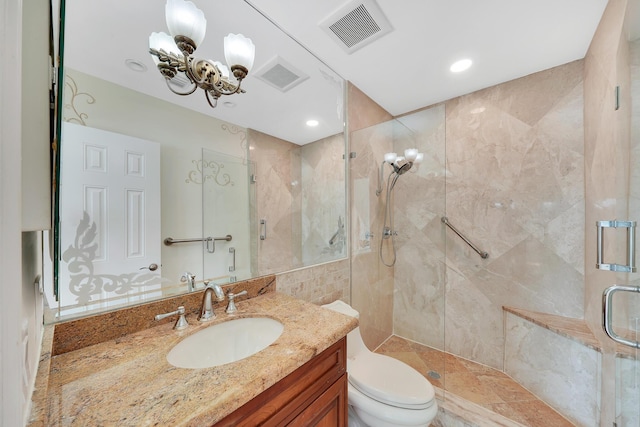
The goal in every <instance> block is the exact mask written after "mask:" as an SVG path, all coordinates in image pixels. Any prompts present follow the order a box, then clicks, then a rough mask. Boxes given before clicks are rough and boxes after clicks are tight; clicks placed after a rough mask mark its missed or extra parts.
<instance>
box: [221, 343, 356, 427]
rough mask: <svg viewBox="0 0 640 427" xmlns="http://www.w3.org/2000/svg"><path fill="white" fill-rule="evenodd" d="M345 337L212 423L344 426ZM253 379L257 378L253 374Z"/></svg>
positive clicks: (345, 395) (345, 385) (345, 394)
mask: <svg viewBox="0 0 640 427" xmlns="http://www.w3.org/2000/svg"><path fill="white" fill-rule="evenodd" d="M346 354H347V341H346V338H342V339H341V340H339V341H338V342H336V343H335V344H333V345H332V346H331V347H329V348H327V349H326V350H325V351H323V352H322V353H320V354H319V355H317V356H315V357H314V358H313V359H311V360H310V361H308V362H307V363H305V364H304V365H302V366H301V367H300V368H298V369H297V370H295V371H294V372H292V373H291V374H289V375H288V376H286V377H285V378H283V379H282V380H281V381H279V382H278V383H276V384H274V385H273V386H271V387H270V388H268V389H267V390H265V391H264V392H262V393H261V394H259V395H258V396H256V397H255V398H253V399H252V400H251V401H249V402H247V403H246V404H245V405H243V406H241V407H240V408H238V409H237V410H236V411H234V412H232V413H231V414H229V415H228V416H227V417H225V418H223V419H222V420H221V421H219V422H218V423H216V424H215V427H222V426H225V427H226V426H246V427H254V426H304V427H309V426H318V427H336V426H339V427H346V426H347V418H348V407H347V358H346ZM256 381H260V379H259V378H256Z"/></svg>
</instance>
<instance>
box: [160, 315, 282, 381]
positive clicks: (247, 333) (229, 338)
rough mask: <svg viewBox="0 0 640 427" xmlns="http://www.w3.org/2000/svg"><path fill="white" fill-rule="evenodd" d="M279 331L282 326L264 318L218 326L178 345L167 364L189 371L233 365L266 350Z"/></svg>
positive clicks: (200, 332)
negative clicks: (188, 369) (189, 369)
mask: <svg viewBox="0 0 640 427" xmlns="http://www.w3.org/2000/svg"><path fill="white" fill-rule="evenodd" d="M283 329H284V326H283V325H282V323H280V322H278V321H277V320H274V319H269V318H267V317H246V318H241V319H234V320H229V321H227V322H223V323H218V324H217V325H212V326H209V327H208V328H206V329H203V330H201V331H198V332H196V333H195V334H193V335H190V336H188V337H187V338H185V339H183V340H182V341H180V342H179V343H178V344H176V345H175V346H174V347H173V348H172V349H171V351H169V353H168V354H167V361H168V362H169V363H170V364H172V365H173V366H176V367H178V368H191V369H197V368H210V367H212V366H220V365H224V364H227V363H231V362H237V361H238V360H242V359H244V358H246V357H249V356H251V355H253V354H256V353H257V352H259V351H260V350H264V349H265V348H267V347H269V345H270V344H271V343H273V342H274V341H275V340H277V339H278V337H279V336H280V335H281V334H282V331H283Z"/></svg>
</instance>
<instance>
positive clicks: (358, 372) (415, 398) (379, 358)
mask: <svg viewBox="0 0 640 427" xmlns="http://www.w3.org/2000/svg"><path fill="white" fill-rule="evenodd" d="M347 371H348V373H349V382H350V383H351V385H352V386H353V387H355V388H357V389H358V390H359V391H360V392H362V393H363V394H365V395H367V396H369V397H371V398H372V399H375V400H377V401H379V402H382V403H385V404H387V405H391V406H396V407H399V408H407V409H425V408H428V407H429V406H431V405H433V401H434V398H435V392H434V390H433V386H432V385H431V383H430V382H429V381H428V380H427V379H426V378H425V377H423V376H422V374H420V373H419V372H418V371H416V370H415V369H413V368H412V367H410V366H409V365H407V364H405V363H403V362H401V361H399V360H397V359H394V358H392V357H389V356H384V355H381V354H376V353H365V354H359V355H357V356H356V358H354V359H353V360H350V361H349V365H348V368H347Z"/></svg>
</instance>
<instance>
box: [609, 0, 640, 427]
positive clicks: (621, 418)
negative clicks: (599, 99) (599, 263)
mask: <svg viewBox="0 0 640 427" xmlns="http://www.w3.org/2000/svg"><path fill="white" fill-rule="evenodd" d="M631 3H633V2H630V4H631ZM636 3H637V2H636ZM627 14H628V17H629V18H630V20H629V22H628V24H629V27H630V29H631V31H630V34H632V40H630V41H629V69H630V75H629V77H630V84H629V90H630V96H629V100H630V103H631V134H630V136H631V138H630V142H631V146H630V151H631V156H630V164H629V169H630V171H629V174H630V180H629V182H630V184H629V185H630V189H629V218H630V219H632V220H634V221H640V38H638V36H639V34H638V29H639V28H640V15H638V14H637V10H636V11H635V12H634V11H633V8H632V7H629V9H628V10H627ZM633 34H635V40H633V38H634V36H633ZM624 86H625V85H622V90H624V89H625V88H624ZM622 96H623V100H626V94H623V95H622ZM622 107H624V105H623V106H622ZM636 256H637V255H636ZM638 276H640V274H638V273H635V274H634V273H632V274H629V283H628V287H629V288H637V287H639V286H640V278H638ZM612 307H613V308H614V310H615V311H614V313H613V319H612V320H613V323H614V325H615V326H616V328H619V329H616V330H618V331H620V332H619V333H620V334H621V335H624V336H625V338H627V339H628V340H630V341H633V342H636V343H638V342H640V293H637V292H620V293H619V294H618V295H616V297H615V299H613V300H612ZM616 353H617V357H616V424H617V427H627V426H639V425H640V357H639V356H640V354H639V353H640V350H638V346H637V345H636V346H635V348H634V347H632V346H628V345H619V346H618V349H617V352H616Z"/></svg>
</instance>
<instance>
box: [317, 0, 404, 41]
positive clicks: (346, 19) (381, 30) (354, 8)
mask: <svg viewBox="0 0 640 427" xmlns="http://www.w3.org/2000/svg"><path fill="white" fill-rule="evenodd" d="M320 27H321V28H322V29H323V30H324V31H325V32H326V33H327V34H329V36H330V37H331V38H332V39H333V40H334V41H336V42H337V43H338V44H339V45H340V47H342V49H344V50H345V51H346V52H347V53H353V52H355V51H356V50H358V49H360V48H362V47H364V46H366V45H367V44H369V43H371V42H372V41H374V40H377V39H379V38H380V37H382V36H383V35H385V34H387V33H389V32H390V31H391V30H392V29H393V28H392V27H391V24H390V23H389V20H388V19H387V17H386V16H385V15H384V14H383V13H382V10H380V7H379V6H378V4H377V3H376V2H375V0H364V1H363V0H360V1H352V2H350V3H348V4H346V5H345V6H344V7H342V8H340V9H339V10H338V11H336V12H335V13H333V14H332V15H331V16H330V17H328V18H326V19H325V20H324V21H322V22H321V23H320Z"/></svg>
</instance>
